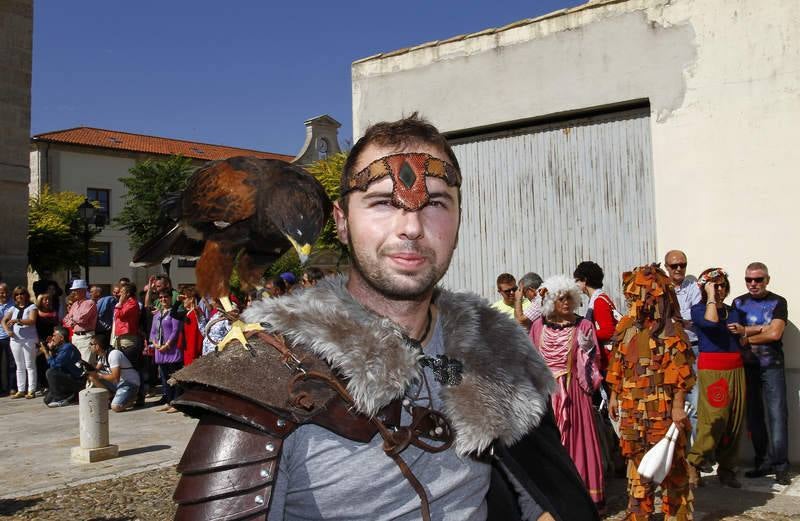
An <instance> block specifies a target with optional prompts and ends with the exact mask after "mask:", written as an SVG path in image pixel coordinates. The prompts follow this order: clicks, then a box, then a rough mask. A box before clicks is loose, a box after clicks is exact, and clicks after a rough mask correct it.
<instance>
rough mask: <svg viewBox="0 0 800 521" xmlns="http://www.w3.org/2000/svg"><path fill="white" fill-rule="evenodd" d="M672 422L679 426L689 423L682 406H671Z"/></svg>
mask: <svg viewBox="0 0 800 521" xmlns="http://www.w3.org/2000/svg"><path fill="white" fill-rule="evenodd" d="M672 423H674V424H675V425H677V426H678V427H681V428H683V427H686V426H688V425H689V416H688V415H687V414H686V411H685V410H684V409H683V407H676V406H673V407H672Z"/></svg>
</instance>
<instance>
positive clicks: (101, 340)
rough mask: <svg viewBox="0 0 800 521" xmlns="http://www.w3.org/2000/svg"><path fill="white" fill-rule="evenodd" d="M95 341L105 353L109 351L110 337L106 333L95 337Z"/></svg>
mask: <svg viewBox="0 0 800 521" xmlns="http://www.w3.org/2000/svg"><path fill="white" fill-rule="evenodd" d="M94 341H95V343H96V344H97V345H98V346H100V348H101V349H102V350H103V351H106V350H108V337H107V336H106V335H105V334H104V333H98V334H96V335H94Z"/></svg>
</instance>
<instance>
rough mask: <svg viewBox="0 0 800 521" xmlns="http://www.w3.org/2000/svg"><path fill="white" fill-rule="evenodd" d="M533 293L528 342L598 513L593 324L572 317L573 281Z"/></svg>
mask: <svg viewBox="0 0 800 521" xmlns="http://www.w3.org/2000/svg"><path fill="white" fill-rule="evenodd" d="M539 292H540V295H541V296H542V316H541V317H540V318H538V319H537V320H536V321H535V322H534V323H533V325H532V326H531V332H530V336H531V341H532V342H533V345H534V346H536V349H538V351H539V352H540V353H541V354H542V357H543V358H544V360H545V362H546V363H547V365H548V367H550V370H551V371H553V375H554V376H555V378H556V390H555V392H554V393H553V397H552V402H553V412H554V413H555V417H556V423H557V424H558V428H559V430H560V431H561V443H562V444H563V445H564V447H565V448H566V449H567V452H568V453H569V455H570V457H571V458H572V461H573V462H574V463H575V467H577V469H578V473H579V474H580V475H581V477H582V478H583V481H584V483H585V484H586V488H587V489H588V490H589V495H590V496H591V497H592V500H593V501H594V502H595V504H596V505H597V506H598V509H602V507H603V506H604V503H605V494H604V483H603V464H602V459H601V454H600V444H599V442H598V439H597V430H596V428H595V421H594V410H593V409H592V393H593V392H594V391H595V390H597V388H598V386H599V385H600V373H599V371H598V369H597V364H596V363H595V357H596V356H597V353H598V351H599V349H598V346H597V338H596V336H595V332H594V324H592V323H591V322H590V321H588V320H586V319H584V318H583V317H580V316H579V315H576V314H575V309H576V308H577V307H578V303H579V302H580V298H581V292H580V289H579V288H578V286H577V284H575V281H574V280H573V279H571V278H569V277H566V276H564V275H557V276H554V277H550V278H549V279H547V280H546V281H545V282H544V284H542V287H541V288H540V289H539Z"/></svg>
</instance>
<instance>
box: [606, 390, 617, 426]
mask: <svg viewBox="0 0 800 521" xmlns="http://www.w3.org/2000/svg"><path fill="white" fill-rule="evenodd" d="M608 417H609V418H611V419H612V420H614V421H615V422H616V421H619V402H618V401H617V393H615V392H613V391H612V392H611V397H610V398H609V399H608Z"/></svg>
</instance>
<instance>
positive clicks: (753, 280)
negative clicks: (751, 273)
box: [744, 277, 764, 284]
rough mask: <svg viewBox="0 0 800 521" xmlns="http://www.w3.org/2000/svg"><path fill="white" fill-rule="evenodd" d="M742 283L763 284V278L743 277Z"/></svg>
mask: <svg viewBox="0 0 800 521" xmlns="http://www.w3.org/2000/svg"><path fill="white" fill-rule="evenodd" d="M744 281H745V282H747V283H748V284H750V283H751V282H756V283H758V284H761V283H762V282H764V277H745V278H744Z"/></svg>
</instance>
